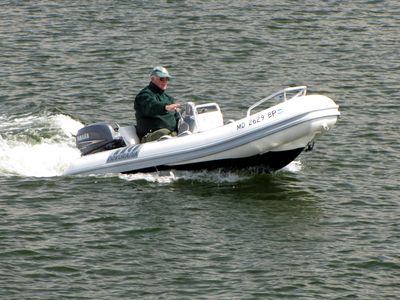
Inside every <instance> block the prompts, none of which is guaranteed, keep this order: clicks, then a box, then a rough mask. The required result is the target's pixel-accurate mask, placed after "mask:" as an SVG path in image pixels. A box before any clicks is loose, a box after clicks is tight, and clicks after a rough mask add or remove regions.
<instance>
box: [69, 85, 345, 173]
mask: <svg viewBox="0 0 400 300" xmlns="http://www.w3.org/2000/svg"><path fill="white" fill-rule="evenodd" d="M303 88H304V93H301V94H299V95H296V96H294V97H293V98H291V99H289V100H287V101H284V102H282V103H279V104H277V105H275V106H272V107H270V108H268V109H265V110H262V111H259V112H257V113H254V114H250V112H251V110H253V109H254V108H250V109H249V111H248V113H247V116H246V117H245V118H243V119H240V120H238V121H234V122H231V123H229V124H226V125H222V126H219V127H216V128H212V129H209V130H205V131H203V132H196V133H193V134H190V135H184V136H178V137H174V138H170V139H165V140H160V141H155V142H150V143H145V144H138V143H137V137H136V136H134V133H132V132H131V136H130V137H127V136H124V139H125V140H126V141H127V144H128V146H126V147H123V148H119V149H115V150H108V151H104V152H100V153H95V154H90V155H86V156H82V157H81V158H80V159H78V160H77V161H75V162H74V163H73V164H71V166H70V167H69V168H68V169H67V170H66V171H65V175H73V174H106V173H129V172H146V171H156V170H163V169H213V168H219V167H228V168H243V167H249V166H262V167H266V168H268V169H270V170H276V169H280V168H282V167H284V166H285V165H287V164H288V163H290V162H291V161H292V160H293V159H295V158H296V157H297V155H298V154H300V153H301V151H302V150H303V149H304V148H305V147H307V145H309V144H310V143H311V142H313V141H314V140H315V139H317V138H318V136H320V135H321V134H323V133H324V132H326V131H328V130H329V129H330V128H332V127H333V126H334V124H335V123H336V121H337V118H338V116H339V115H340V113H339V111H338V106H337V105H336V104H335V102H334V101H333V100H331V99H329V98H328V97H325V96H322V95H311V96H306V95H305V87H303ZM298 89H299V88H297V90H298ZM288 90H289V89H286V90H283V91H281V93H283V92H287V91H288ZM290 90H296V88H290ZM278 94H279V93H277V94H276V95H278ZM272 96H274V95H272ZM272 96H271V97H272ZM285 96H286V95H285ZM268 99H270V98H266V99H264V100H263V101H261V102H264V101H265V100H268ZM257 106H258V105H256V106H255V107H257ZM209 123H210V122H208V124H209ZM121 129H124V130H121V134H122V135H124V131H125V130H126V128H121ZM129 129H130V130H131V131H132V128H129Z"/></svg>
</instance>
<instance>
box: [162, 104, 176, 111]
mask: <svg viewBox="0 0 400 300" xmlns="http://www.w3.org/2000/svg"><path fill="white" fill-rule="evenodd" d="M178 109H179V104H177V103H173V104H168V105H165V110H166V111H171V112H172V111H177V110H178Z"/></svg>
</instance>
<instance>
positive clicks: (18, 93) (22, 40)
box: [0, 0, 400, 299]
mask: <svg viewBox="0 0 400 300" xmlns="http://www.w3.org/2000/svg"><path fill="white" fill-rule="evenodd" d="M399 16H400V4H399V3H398V1H394V0H389V1H289V0H284V1H251V2H247V1H204V2H200V1H160V2H157V3H156V2H154V3H151V4H150V3H149V2H145V1H67V2H54V1H35V2H32V1H2V2H0V54H1V55H0V79H1V80H0V186H1V189H0V298H1V299H396V298H397V297H398V295H399V294H400V285H399V282H400V254H399V248H400V234H399V230H400V207H399V200H400V189H399V179H398V178H399V177H400V154H399V150H400V149H399V148H400V147H399V142H398V138H399V133H398V132H399V131H398V130H399V129H398V128H399V116H400V115H399V111H400V109H399V108H400V107H399V98H400V92H399V90H400V83H399V79H400V76H399V73H400V63H399V62H400V55H399V48H400V47H399V46H400V43H399V39H398V37H399V36H400V17H399ZM158 64H162V65H165V66H167V67H168V68H169V70H170V72H171V73H172V75H173V77H174V78H173V80H172V82H171V87H170V90H169V91H170V94H172V95H173V96H175V97H176V98H177V99H179V100H180V101H181V102H186V101H217V102H218V103H219V104H220V106H221V108H222V110H223V112H224V117H225V118H228V119H229V118H233V119H238V118H241V117H243V116H244V114H245V111H246V109H247V108H248V107H249V106H250V105H251V104H253V103H254V102H255V101H256V100H259V99H260V98H262V97H264V96H267V95H269V94H270V93H272V92H274V91H277V90H279V89H281V88H282V87H286V86H287V85H289V84H293V83H295V84H305V85H308V87H309V93H321V94H324V95H327V96H329V97H331V98H332V99H334V100H335V101H336V102H337V103H338V104H339V105H340V110H341V112H342V116H341V118H340V120H339V122H338V123H337V126H336V127H335V128H334V129H333V130H332V131H330V132H329V133H328V134H326V135H325V136H323V137H322V138H321V139H320V140H319V141H318V142H317V144H316V147H315V149H314V151H312V152H309V153H304V154H302V155H301V156H300V158H299V159H298V160H297V161H296V162H295V163H293V164H291V165H289V167H288V168H286V169H284V170H283V171H280V172H278V173H276V174H259V175H255V174H253V173H251V172H250V171H247V172H246V171H244V172H237V173H224V172H196V173H194V172H174V173H171V174H170V173H161V174H156V173H154V174H137V175H130V176H101V177H99V176H97V177H96V176H86V177H78V176H77V177H63V176H60V175H61V174H62V171H63V170H64V169H65V168H66V166H67V165H68V163H69V162H70V161H71V160H73V159H74V158H76V157H77V156H79V154H78V153H77V151H76V149H74V146H73V145H74V140H73V137H72V135H71V134H73V133H74V132H76V130H77V129H78V128H79V127H81V126H82V124H84V123H90V122H96V121H103V120H116V121H118V122H119V123H120V124H121V125H127V124H130V123H131V122H133V121H134V117H133V116H134V113H133V98H134V95H135V94H136V93H137V92H138V91H139V90H140V89H141V88H142V87H143V86H144V85H146V84H147V80H148V73H149V71H150V70H151V68H152V66H154V65H158Z"/></svg>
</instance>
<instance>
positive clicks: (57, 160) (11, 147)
mask: <svg viewBox="0 0 400 300" xmlns="http://www.w3.org/2000/svg"><path fill="white" fill-rule="evenodd" d="M82 126H83V125H82V124H81V123H80V122H78V121H75V120H73V119H72V118H71V117H69V116H66V115H62V114H58V115H50V116H31V115H30V116H29V115H28V116H22V117H5V116H0V174H1V175H2V176H4V175H5V176H10V175H17V176H18V175H19V176H34V177H50V176H58V175H61V174H62V173H63V171H64V169H65V168H66V167H67V166H68V165H69V163H70V162H71V161H72V160H74V159H76V158H77V157H79V156H80V154H79V151H78V150H77V149H76V148H75V146H74V137H73V135H75V134H76V132H77V131H78V129H79V128H81V127H82Z"/></svg>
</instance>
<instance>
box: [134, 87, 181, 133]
mask: <svg viewBox="0 0 400 300" xmlns="http://www.w3.org/2000/svg"><path fill="white" fill-rule="evenodd" d="M172 103H175V99H174V98H172V97H171V96H169V95H168V94H167V93H165V92H164V91H163V90H161V89H160V88H159V87H157V86H156V85H155V84H153V83H151V82H150V84H149V85H148V86H147V87H145V88H144V89H143V90H141V91H140V92H139V94H138V95H137V96H136V98H135V105H134V107H135V116H136V124H137V125H136V131H137V134H138V136H139V138H142V137H143V136H145V135H146V134H147V133H149V132H152V131H155V130H158V129H161V128H167V129H169V130H171V131H176V127H177V121H176V118H175V113H173V112H168V111H166V110H165V105H167V104H172Z"/></svg>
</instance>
